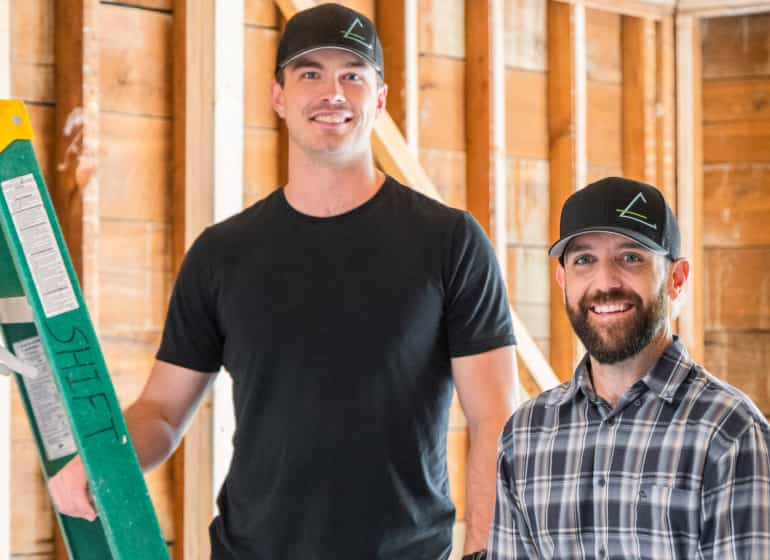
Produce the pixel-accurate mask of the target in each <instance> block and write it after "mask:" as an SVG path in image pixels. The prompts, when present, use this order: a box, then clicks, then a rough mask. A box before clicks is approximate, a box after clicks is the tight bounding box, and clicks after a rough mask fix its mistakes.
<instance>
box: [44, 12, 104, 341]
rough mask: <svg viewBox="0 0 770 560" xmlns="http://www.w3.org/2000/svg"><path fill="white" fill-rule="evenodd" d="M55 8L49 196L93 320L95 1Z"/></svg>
mask: <svg viewBox="0 0 770 560" xmlns="http://www.w3.org/2000/svg"><path fill="white" fill-rule="evenodd" d="M55 5H56V8H55V9H56V13H55V19H56V33H55V42H54V48H55V56H56V139H55V144H56V145H55V149H56V177H55V181H54V184H53V186H52V189H51V198H52V199H53V203H54V206H55V207H56V214H57V216H58V218H59V222H60V223H61V228H62V232H63V233H64V238H65V240H66V242H67V247H68V249H69V252H70V256H71V258H72V264H73V266H74V268H75V272H76V273H77V274H78V277H79V279H80V284H81V286H82V289H83V295H84V297H85V300H86V303H87V305H88V308H89V311H90V313H91V316H92V317H94V320H95V321H97V322H98V317H99V311H98V300H99V298H98V297H97V295H98V288H99V286H98V271H97V266H96V265H97V263H96V258H97V254H98V246H97V243H98V239H99V190H98V181H97V177H96V174H95V173H94V172H95V170H96V167H97V158H98V153H99V46H98V37H97V13H98V7H99V2H98V1H97V0H63V1H61V2H56V3H55ZM97 326H98V325H97Z"/></svg>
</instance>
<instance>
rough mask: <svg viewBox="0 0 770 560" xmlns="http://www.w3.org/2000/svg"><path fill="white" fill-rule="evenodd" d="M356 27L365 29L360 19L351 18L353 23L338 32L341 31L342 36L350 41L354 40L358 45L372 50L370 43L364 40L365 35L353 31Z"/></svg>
mask: <svg viewBox="0 0 770 560" xmlns="http://www.w3.org/2000/svg"><path fill="white" fill-rule="evenodd" d="M356 27H363V28H364V29H366V28H365V27H364V24H363V22H362V21H361V19H360V18H356V19H354V20H353V23H351V24H350V27H348V28H347V29H345V30H344V31H340V33H342V36H343V37H344V38H345V39H350V40H351V41H355V42H356V43H358V44H359V45H363V46H364V47H366V48H367V49H369V50H372V48H373V47H372V45H371V44H370V43H367V42H366V37H364V36H362V35H359V34H358V33H355V32H354V30H355V29H356Z"/></svg>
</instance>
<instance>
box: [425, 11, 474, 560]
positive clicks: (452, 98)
mask: <svg viewBox="0 0 770 560" xmlns="http://www.w3.org/2000/svg"><path fill="white" fill-rule="evenodd" d="M418 5H419V11H418V51H419V61H418V75H419V96H418V99H419V129H418V143H419V159H420V163H421V164H422V165H423V167H424V168H425V171H426V172H427V173H428V176H429V177H430V178H431V180H432V181H433V183H434V184H435V185H436V188H437V189H438V190H439V192H440V193H441V196H442V197H443V199H444V202H445V203H446V204H448V205H449V206H453V207H455V208H463V209H464V208H466V178H465V161H466V157H465V144H466V136H465V102H466V100H465V2H464V1H463V0H420V1H419V2H418ZM467 454H468V432H467V427H466V422H465V418H464V417H463V414H462V410H461V408H460V406H459V402H458V401H457V399H456V398H455V399H454V402H453V404H452V409H451V411H450V418H449V433H448V436H447V461H448V467H449V482H450V492H451V495H452V499H453V500H454V502H455V506H456V508H457V517H456V521H457V525H456V527H457V532H458V535H462V534H463V531H464V520H465V465H466V462H467ZM458 538H459V539H462V536H459V537H458ZM461 543H462V541H461V540H460V543H459V546H461ZM456 548H457V546H456Z"/></svg>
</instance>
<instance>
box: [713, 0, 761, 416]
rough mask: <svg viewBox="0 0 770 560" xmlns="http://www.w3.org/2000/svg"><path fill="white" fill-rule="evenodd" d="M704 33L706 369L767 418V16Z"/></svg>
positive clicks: (719, 24) (730, 21)
mask: <svg viewBox="0 0 770 560" xmlns="http://www.w3.org/2000/svg"><path fill="white" fill-rule="evenodd" d="M701 32H702V35H701V37H702V47H703V49H702V53H703V155H704V158H703V159H704V166H703V185H704V222H703V244H704V252H705V266H704V269H705V282H706V284H705V329H706V347H705V348H706V360H705V362H706V367H708V368H709V369H711V371H712V372H714V373H715V374H717V375H719V376H721V377H723V378H725V379H726V380H727V381H729V382H730V383H733V384H734V385H736V386H738V387H739V388H740V389H742V390H743V391H745V392H746V393H748V394H749V396H750V397H751V398H752V399H754V401H755V402H756V403H757V405H758V406H759V407H760V409H761V410H762V411H763V412H764V413H765V414H770V374H768V372H769V371H770V265H768V262H770V225H769V223H768V219H770V41H768V37H770V14H758V15H750V16H742V17H726V18H718V19H708V20H704V21H703V23H702V27H701Z"/></svg>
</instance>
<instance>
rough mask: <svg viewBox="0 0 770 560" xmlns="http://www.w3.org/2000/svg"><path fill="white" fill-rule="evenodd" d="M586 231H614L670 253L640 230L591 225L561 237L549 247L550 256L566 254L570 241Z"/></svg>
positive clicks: (664, 252) (657, 253)
mask: <svg viewBox="0 0 770 560" xmlns="http://www.w3.org/2000/svg"><path fill="white" fill-rule="evenodd" d="M586 233H614V234H615V235H622V236H623V237H626V238H628V239H630V240H631V241H633V242H635V243H638V244H639V245H641V246H642V247H644V248H645V249H648V250H650V251H651V252H653V253H655V254H656V255H668V251H667V250H666V249H664V248H663V247H661V246H660V245H658V244H657V243H655V242H653V241H652V240H650V239H649V238H647V237H646V236H644V235H642V234H641V233H639V232H638V231H634V230H632V229H626V228H619V227H609V226H608V227H589V228H585V229H580V230H578V231H575V232H573V233H571V234H569V235H568V236H566V237H563V238H561V239H559V240H558V241H557V242H556V243H554V244H553V245H551V248H550V249H548V256H549V257H561V256H562V255H563V254H564V250H565V249H566V248H567V245H568V244H569V242H570V241H572V240H573V239H575V238H576V237H578V236H579V235H583V234H586Z"/></svg>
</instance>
